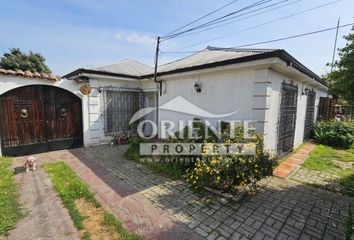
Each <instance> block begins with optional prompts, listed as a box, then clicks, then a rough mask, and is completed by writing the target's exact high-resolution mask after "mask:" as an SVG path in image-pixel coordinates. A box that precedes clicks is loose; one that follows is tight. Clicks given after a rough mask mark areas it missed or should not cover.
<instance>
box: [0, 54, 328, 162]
mask: <svg viewBox="0 0 354 240" xmlns="http://www.w3.org/2000/svg"><path fill="white" fill-rule="evenodd" d="M153 73H154V69H153V68H151V67H149V66H146V65H144V64H141V63H139V62H136V61H134V60H126V61H123V62H120V63H117V64H112V65H108V66H101V67H94V68H80V69H77V70H75V71H73V72H71V73H69V74H67V75H65V76H64V77H63V78H64V79H60V80H58V81H51V80H48V79H46V78H45V77H40V78H34V77H33V76H31V77H29V76H26V75H25V74H22V73H16V72H11V73H7V71H5V70H3V71H1V70H0V104H1V105H0V107H1V112H0V120H1V132H0V134H1V146H2V151H3V153H4V154H17V153H20V152H21V151H22V152H23V153H31V152H33V151H45V150H52V149H58V148H66V147H77V146H80V145H81V144H83V145H84V146H90V145H97V144H104V143H108V142H110V141H111V140H112V135H113V134H114V133H116V132H118V131H121V130H124V129H126V128H127V127H128V123H129V121H130V118H131V117H132V116H133V114H134V113H135V112H136V111H137V110H139V109H140V108H142V107H153V108H156V106H158V107H157V111H156V112H155V113H153V112H152V113H150V114H148V115H147V116H145V118H147V119H150V120H152V121H155V122H159V121H157V120H170V121H172V122H175V123H176V124H175V125H177V123H178V121H179V120H190V119H192V118H193V117H195V115H193V114H192V113H188V114H187V113H183V112H181V111H180V112H177V111H165V110H163V109H161V107H162V108H163V106H166V104H168V103H170V101H171V100H173V99H176V98H178V99H183V101H185V102H189V103H191V104H193V105H194V106H196V107H197V108H198V109H201V110H204V111H205V112H209V113H212V114H216V115H217V114H220V115H223V114H225V113H232V112H235V111H238V112H237V113H235V114H234V115H232V116H228V117H227V118H226V117H225V118H224V119H216V118H210V119H207V120H209V121H210V122H211V123H213V124H215V123H216V121H217V120H229V119H237V120H251V121H256V128H257V131H258V132H260V133H262V134H264V139H265V147H266V149H268V150H273V151H274V152H276V153H277V154H278V155H282V154H283V153H285V152H288V151H290V150H291V149H293V148H294V147H297V146H298V145H300V144H301V143H302V142H303V140H304V139H305V138H307V137H308V134H309V131H310V130H311V127H312V125H313V122H314V120H315V119H316V114H317V107H316V106H317V105H318V102H319V98H320V97H326V96H327V87H326V86H325V85H324V84H323V83H322V80H321V78H320V77H319V76H317V75H316V74H315V73H313V72H312V71H311V70H309V69H308V68H307V67H305V66H304V65H302V64H301V63H300V62H299V61H297V60H296V59H295V58H294V57H292V56H291V55H290V54H288V53H287V52H286V51H284V50H280V49H227V48H215V47H208V48H206V49H205V50H203V51H201V52H198V53H196V54H193V55H191V56H188V57H186V58H183V59H180V60H177V61H175V62H171V63H168V64H165V65H161V66H159V67H158V74H157V81H156V82H154V78H153V77H154V74H153ZM26 86H27V87H26ZM43 86H50V87H46V88H44V89H43ZM88 86H89V87H88ZM21 87H22V88H21ZM41 87H42V88H41ZM55 89H65V90H66V91H64V92H63V91H59V92H58V91H56V90H55ZM89 90H91V91H89ZM36 94H37V95H36ZM38 94H42V95H45V97H42V99H39V100H38V99H37V97H38ZM31 99H32V100H31ZM35 99H37V100H35ZM26 101H27V102H26ZM70 102H73V103H74V104H71V103H70ZM21 104H22V105H21ZM41 104H42V105H43V106H42V107H40V106H41ZM79 105H80V106H79ZM182 108H183V106H182ZM24 109H25V110H27V111H25V110H24ZM36 109H37V110H36ZM38 109H39V110H38ZM26 114H27V116H26ZM205 118H208V117H205ZM74 119H76V120H74ZM77 119H79V120H77ZM29 129H30V130H29ZM175 130H177V129H175ZM37 135H39V136H37Z"/></svg>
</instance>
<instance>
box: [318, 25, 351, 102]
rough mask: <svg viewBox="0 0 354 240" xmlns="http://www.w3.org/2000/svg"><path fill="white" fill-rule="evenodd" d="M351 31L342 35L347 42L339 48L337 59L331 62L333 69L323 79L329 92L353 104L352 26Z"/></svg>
mask: <svg viewBox="0 0 354 240" xmlns="http://www.w3.org/2000/svg"><path fill="white" fill-rule="evenodd" d="M352 31H353V32H351V33H349V34H348V35H346V36H344V39H345V40H347V43H346V45H345V47H344V48H342V49H340V50H339V53H338V55H339V60H338V61H336V62H335V63H334V64H333V66H332V67H333V69H334V70H333V71H332V72H331V73H329V74H327V76H325V79H326V80H327V82H328V84H329V88H330V92H331V93H332V94H335V95H337V96H339V97H341V98H342V99H343V100H345V101H347V102H348V103H351V104H354V27H353V28H352Z"/></svg>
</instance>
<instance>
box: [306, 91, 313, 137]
mask: <svg viewBox="0 0 354 240" xmlns="http://www.w3.org/2000/svg"><path fill="white" fill-rule="evenodd" d="M315 101H316V92H315V91H310V92H309V94H308V95H307V104H306V116H305V130H304V140H305V139H309V138H310V137H311V133H312V129H313V123H314V121H315V119H314V117H315Z"/></svg>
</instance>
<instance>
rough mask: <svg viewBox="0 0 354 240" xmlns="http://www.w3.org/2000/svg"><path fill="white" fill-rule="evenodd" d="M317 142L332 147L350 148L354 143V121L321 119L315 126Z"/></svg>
mask: <svg viewBox="0 0 354 240" xmlns="http://www.w3.org/2000/svg"><path fill="white" fill-rule="evenodd" d="M314 139H315V141H316V142H317V143H320V144H324V145H329V146H332V147H342V148H350V146H351V145H352V144H353V143H354V121H352V120H346V121H337V120H331V121H320V122H317V123H316V124H315V126H314Z"/></svg>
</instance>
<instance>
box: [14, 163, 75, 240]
mask: <svg viewBox="0 0 354 240" xmlns="http://www.w3.org/2000/svg"><path fill="white" fill-rule="evenodd" d="M23 165H24V162H23V160H22V159H16V160H15V161H14V164H13V167H14V169H15V170H16V176H15V180H16V182H17V183H19V185H20V202H21V203H22V206H23V208H24V210H25V211H26V212H27V214H26V216H25V217H24V218H23V219H21V220H20V221H19V223H18V224H17V226H16V228H15V229H13V230H11V231H10V232H9V236H8V239H9V240H22V239H23V240H32V239H33V240H38V239H53V240H56V239H58V240H66V239H67V240H69V239H70V240H71V239H72V240H74V239H75V240H76V239H80V236H79V233H78V231H77V230H76V228H75V227H74V224H73V222H72V220H71V218H70V216H69V213H68V211H67V210H66V209H65V208H64V206H63V204H62V202H61V199H60V198H59V196H58V195H57V193H56V192H55V190H54V188H53V185H52V183H51V181H50V179H49V176H48V175H47V173H46V172H45V171H44V170H42V169H41V167H39V168H38V169H37V171H31V172H23V170H24V169H23V168H22V166H23Z"/></svg>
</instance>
